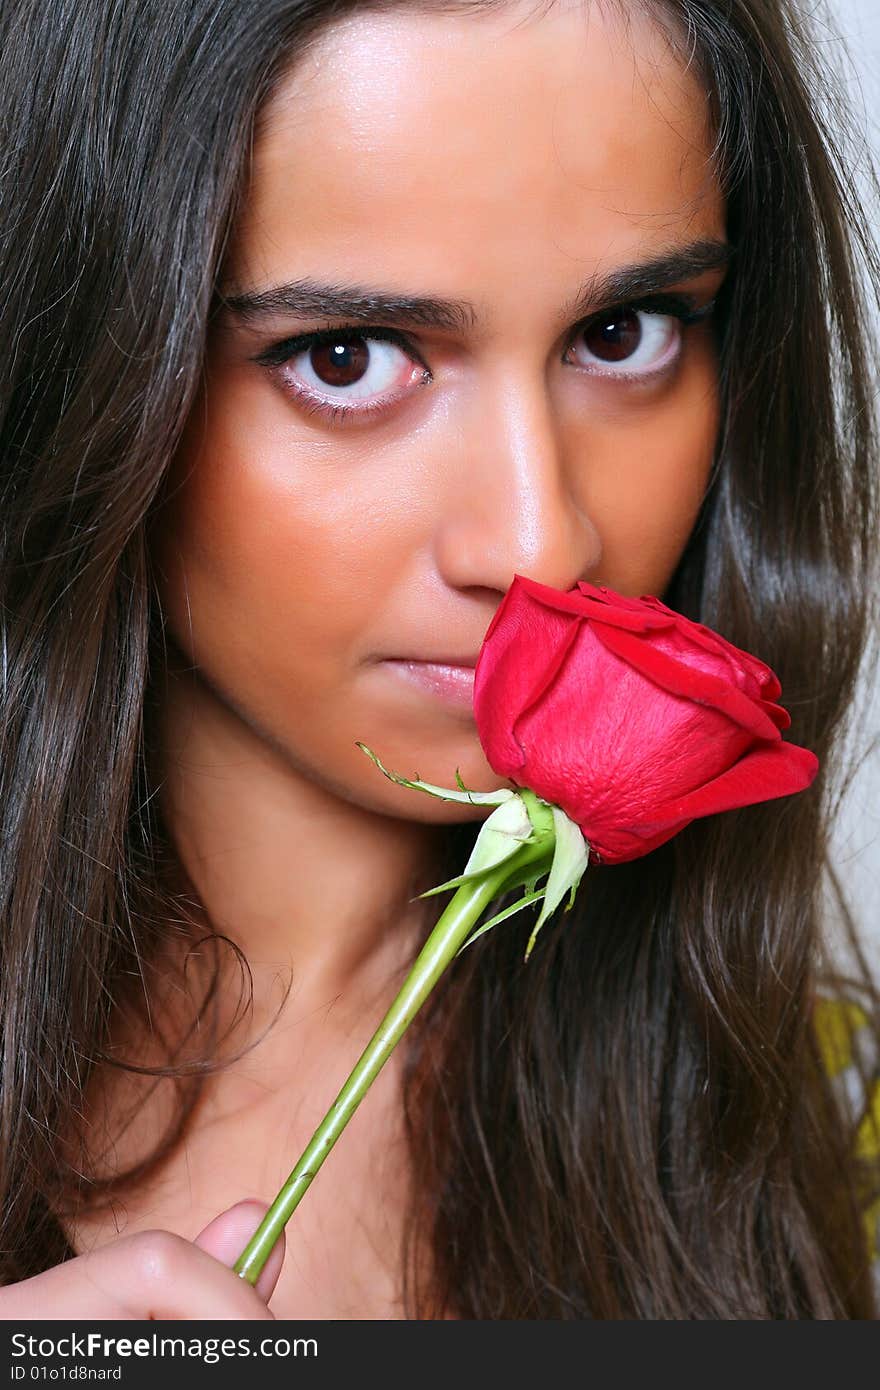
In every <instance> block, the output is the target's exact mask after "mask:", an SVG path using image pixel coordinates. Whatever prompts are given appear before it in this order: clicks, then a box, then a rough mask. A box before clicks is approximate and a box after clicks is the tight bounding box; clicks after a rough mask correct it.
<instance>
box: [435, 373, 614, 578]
mask: <svg viewBox="0 0 880 1390" xmlns="http://www.w3.org/2000/svg"><path fill="white" fill-rule="evenodd" d="M499 376H500V378H501V379H500V380H498V381H497V382H496V384H495V386H494V388H493V387H492V386H488V387H486V388H485V389H483V390H481V391H480V392H479V393H478V398H475V399H474V402H473V407H474V408H473V411H472V413H470V418H469V419H468V420H467V422H466V423H464V424H463V426H462V428H463V434H462V442H461V447H460V449H459V450H458V451H457V452H458V458H457V459H456V460H454V461H452V460H451V461H450V464H451V466H450V468H449V470H448V471H447V478H448V479H449V491H448V492H447V493H446V495H445V504H446V505H445V507H444V510H443V514H442V520H441V522H440V524H439V526H438V527H437V529H436V530H435V559H436V563H437V567H438V569H439V571H440V573H441V574H442V576H443V578H444V579H445V581H446V583H447V584H449V585H450V586H453V587H457V588H462V589H464V588H468V589H472V588H481V589H482V588H485V589H493V590H496V591H498V592H501V593H503V592H505V591H506V590H507V589H508V588H509V587H510V584H511V583H512V581H513V577H514V575H515V574H522V575H524V576H526V577H527V578H529V579H535V580H537V581H538V582H539V583H541V584H549V585H551V586H552V587H553V588H556V589H570V588H571V587H572V586H573V585H574V584H575V583H576V582H577V580H578V579H583V578H587V577H588V576H589V575H590V574H594V573H596V572H597V570H598V567H599V564H600V560H601V554H602V544H601V539H600V536H599V534H598V532H597V530H596V527H595V526H594V524H593V523H592V521H591V520H590V518H589V517H588V516H587V515H586V514H585V512H584V511H583V510H582V509H581V507H580V506H579V503H578V498H577V496H576V493H575V492H574V491H573V485H574V483H575V478H574V477H573V472H572V470H573V461H572V460H571V459H570V458H568V459H567V458H566V457H565V451H564V449H563V447H562V443H561V441H560V437H559V435H560V431H559V426H558V423H557V422H556V421H555V420H554V418H553V413H552V405H551V402H550V401H549V400H548V397H547V392H546V390H545V389H544V386H543V383H542V382H540V381H536V380H535V378H534V375H531V374H530V376H529V378H528V380H525V379H524V377H525V374H524V373H523V374H522V375H521V376H513V375H512V374H511V373H510V371H509V369H508V370H507V372H506V373H499ZM577 464H578V466H579V467H583V462H582V461H580V460H578V461H577Z"/></svg>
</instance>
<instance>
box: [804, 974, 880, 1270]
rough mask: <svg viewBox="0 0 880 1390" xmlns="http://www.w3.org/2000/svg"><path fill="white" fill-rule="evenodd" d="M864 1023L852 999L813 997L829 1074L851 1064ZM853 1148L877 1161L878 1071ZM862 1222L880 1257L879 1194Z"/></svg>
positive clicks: (816, 1028)
mask: <svg viewBox="0 0 880 1390" xmlns="http://www.w3.org/2000/svg"><path fill="white" fill-rule="evenodd" d="M867 1023H868V1015H867V1014H866V1013H865V1011H864V1009H862V1008H861V1007H860V1005H858V1004H856V1003H855V1002H854V1001H853V1000H850V999H830V998H820V999H817V1000H816V1003H815V1004H814V1006H813V1027H814V1031H815V1034H816V1040H817V1042H818V1044H819V1051H820V1053H821V1055H822V1061H823V1062H824V1064H825V1069H826V1071H827V1072H828V1075H829V1076H832V1077H835V1076H841V1077H842V1076H843V1074H844V1073H845V1072H846V1071H847V1069H848V1068H849V1067H854V1066H855V1062H856V1050H857V1048H858V1044H859V1041H860V1040H859V1031H860V1029H862V1028H864V1027H865V1026H866V1024H867ZM854 1151H855V1154H856V1157H857V1158H860V1159H862V1160H864V1161H865V1162H868V1163H870V1162H871V1161H872V1160H874V1161H875V1162H877V1163H878V1164H880V1072H878V1074H877V1075H876V1076H874V1078H873V1079H872V1081H871V1082H870V1084H869V1087H868V1091H867V1094H866V1095H865V1096H864V1098H863V1103H862V1106H861V1110H860V1118H859V1121H858V1125H857V1128H856V1131H855V1138H854ZM864 1221H865V1232H866V1234H867V1237H868V1246H869V1249H870V1251H871V1255H872V1257H873V1258H875V1259H876V1258H880V1197H878V1198H877V1199H876V1200H875V1201H873V1202H872V1203H871V1205H870V1206H869V1207H867V1208H866V1210H865V1212H864Z"/></svg>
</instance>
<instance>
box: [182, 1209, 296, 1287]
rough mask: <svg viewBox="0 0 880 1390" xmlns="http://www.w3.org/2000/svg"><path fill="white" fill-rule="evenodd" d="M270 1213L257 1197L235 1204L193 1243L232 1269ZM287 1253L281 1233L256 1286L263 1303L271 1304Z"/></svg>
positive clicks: (216, 1218) (212, 1222) (210, 1222)
mask: <svg viewBox="0 0 880 1390" xmlns="http://www.w3.org/2000/svg"><path fill="white" fill-rule="evenodd" d="M268 1210H269V1207H268V1205H267V1203H266V1202H261V1201H259V1200H258V1199H257V1198H256V1197H248V1198H246V1199H245V1200H244V1201H242V1202H236V1204H235V1206H234V1207H230V1208H229V1209H228V1210H227V1211H224V1212H221V1213H220V1215H219V1216H215V1217H214V1220H213V1221H209V1222H208V1224H207V1226H206V1227H205V1228H204V1230H203V1231H200V1232H199V1234H198V1235H197V1236H196V1238H195V1240H194V1241H193V1244H194V1245H197V1246H198V1247H199V1249H200V1250H204V1251H205V1252H206V1253H207V1254H209V1255H213V1256H214V1259H215V1260H219V1261H220V1263H221V1264H224V1265H229V1267H230V1268H232V1266H233V1265H234V1264H235V1261H236V1260H237V1259H238V1257H239V1255H240V1254H241V1252H242V1250H243V1249H244V1247H245V1246H246V1245H247V1243H248V1241H249V1240H250V1238H251V1236H252V1235H253V1234H254V1231H255V1230H256V1229H257V1227H258V1226H259V1224H260V1222H261V1221H262V1219H263V1217H264V1216H265V1215H266V1212H267V1211H268ZM284 1250H285V1237H284V1232H283V1231H282V1232H281V1235H280V1236H279V1237H278V1240H277V1241H276V1242H275V1245H274V1246H273V1247H272V1253H271V1255H270V1256H269V1258H268V1260H267V1261H266V1263H265V1265H264V1267H263V1269H262V1271H261V1273H260V1277H259V1279H258V1280H257V1282H256V1285H255V1286H254V1287H255V1288H256V1291H257V1293H258V1294H259V1295H260V1297H261V1298H262V1300H263V1302H264V1303H268V1302H269V1299H270V1298H271V1297H272V1293H273V1291H274V1288H275V1285H276V1284H277V1283H278V1276H279V1274H280V1273H281V1266H282V1264H283V1263H284Z"/></svg>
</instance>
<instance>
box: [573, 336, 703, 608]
mask: <svg viewBox="0 0 880 1390" xmlns="http://www.w3.org/2000/svg"><path fill="white" fill-rule="evenodd" d="M718 424H719V402H718V383H717V367H716V363H715V357H714V353H713V352H712V351H711V349H710V348H709V347H708V345H707V346H706V347H705V348H704V349H703V350H701V351H700V352H695V353H694V354H693V355H692V357H691V361H690V363H689V365H688V367H687V369H686V370H685V372H684V373H683V374H682V376H681V378H680V380H679V381H678V382H677V383H676V385H675V387H674V388H673V390H672V391H670V392H669V394H668V395H667V396H666V398H665V399H664V400H663V401H661V402H657V403H654V404H652V405H650V406H649V407H646V408H644V409H643V410H639V409H636V410H632V411H629V412H628V413H625V414H622V415H621V416H620V418H618V419H615V420H614V421H613V422H611V421H605V422H604V423H603V425H602V426H601V427H600V429H599V431H598V433H595V434H593V437H592V439H591V441H590V443H589V444H588V445H587V446H586V449H585V455H584V456H585V457H587V458H592V459H593V460H594V466H590V467H589V468H588V476H587V479H586V483H585V487H586V489H587V495H586V497H585V499H584V501H583V504H582V505H583V507H584V510H585V511H586V512H587V513H588V515H590V517H591V519H592V520H593V522H594V524H595V526H596V528H597V530H598V532H599V534H600V536H601V538H602V560H601V574H602V579H603V581H604V582H605V583H607V584H610V585H611V587H612V588H617V589H618V590H619V591H620V592H621V593H627V594H632V595H638V594H640V593H645V594H648V593H650V594H656V595H657V596H658V597H659V595H660V594H662V592H663V590H664V589H665V588H666V585H667V583H668V582H669V580H670V578H671V577H672V574H673V572H674V570H675V567H676V565H677V564H678V561H679V559H680V557H681V553H682V551H683V550H684V547H685V545H686V544H687V540H688V537H689V536H690V533H691V530H692V529H693V525H694V522H695V520H696V517H697V513H698V512H699V509H700V504H701V502H702V500H703V496H704V493H705V490H706V485H707V483H708V480H709V475H710V472H711V467H712V460H713V456H714V450H715V442H716V438H717V434H718Z"/></svg>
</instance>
